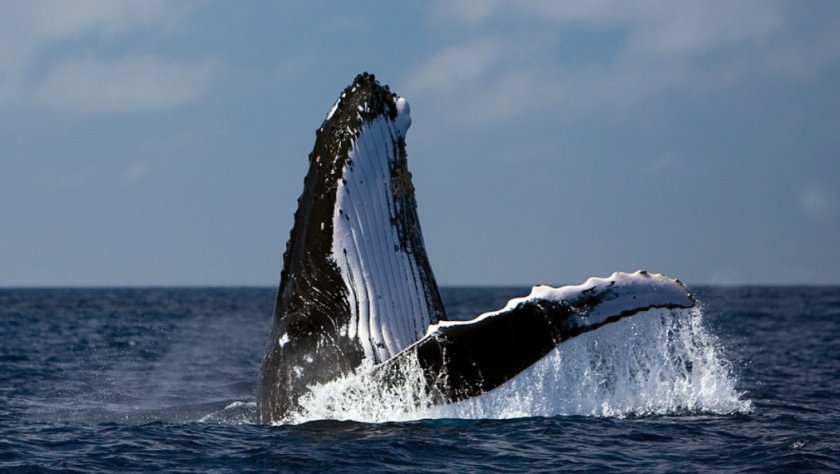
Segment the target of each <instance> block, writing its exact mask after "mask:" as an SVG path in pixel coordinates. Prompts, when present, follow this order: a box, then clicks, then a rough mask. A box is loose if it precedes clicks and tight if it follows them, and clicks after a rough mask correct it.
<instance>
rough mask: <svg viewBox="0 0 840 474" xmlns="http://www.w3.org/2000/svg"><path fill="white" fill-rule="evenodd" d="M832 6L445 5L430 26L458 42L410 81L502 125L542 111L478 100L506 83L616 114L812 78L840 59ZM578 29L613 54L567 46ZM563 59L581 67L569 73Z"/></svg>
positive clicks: (589, 0)
mask: <svg viewBox="0 0 840 474" xmlns="http://www.w3.org/2000/svg"><path fill="white" fill-rule="evenodd" d="M832 9H833V7H830V8H828V9H827V10H829V11H828V12H827V14H825V15H820V12H819V11H818V10H813V11H810V10H809V9H807V8H800V7H798V6H796V5H791V4H786V3H780V2H773V1H753V0H746V1H735V2H679V3H673V2H657V1H649V0H641V1H627V2H612V1H603V0H579V1H564V2H556V1H552V0H537V1H530V2H513V1H506V0H487V1H480V2H442V3H440V4H439V8H438V11H437V15H436V17H435V20H436V21H449V22H454V23H455V25H454V26H455V27H456V28H458V29H459V30H460V31H461V34H460V35H459V36H460V37H462V38H464V39H463V40H462V42H461V43H460V44H454V45H449V46H447V47H446V48H444V49H442V50H441V51H439V52H438V53H436V54H434V55H432V56H431V57H430V58H429V59H427V60H426V62H425V63H423V64H422V65H421V66H420V67H418V68H417V69H416V71H415V75H414V79H413V80H412V81H410V83H409V84H410V85H412V86H415V87H417V89H418V90H421V91H422V92H424V93H428V92H429V91H430V90H432V89H434V91H435V94H436V97H437V98H438V100H439V101H440V102H441V103H442V104H445V106H446V107H447V108H450V107H448V105H449V104H462V106H463V107H466V108H467V109H475V110H483V111H484V112H486V113H489V114H490V115H489V116H485V118H489V119H492V118H494V117H495V118H497V119H498V120H506V119H511V118H513V117H515V116H516V115H521V114H523V113H527V112H528V111H532V110H536V108H538V107H542V106H545V105H546V103H545V102H541V101H538V100H531V101H530V102H528V101H525V102H521V101H520V102H516V103H515V104H513V103H511V104H508V107H502V108H501V109H492V108H491V107H490V104H487V103H482V101H487V100H488V98H489V100H490V101H496V102H498V101H500V100H501V99H499V98H497V97H495V96H493V95H492V94H493V93H494V92H498V91H500V90H501V88H500V87H499V86H498V84H501V83H504V82H505V81H510V80H509V79H506V78H509V77H510V76H512V75H517V76H518V77H519V78H520V80H519V81H518V82H519V83H520V84H523V87H524V85H526V84H528V85H529V86H530V87H533V91H534V94H535V95H536V96H543V97H546V98H547V99H548V103H549V104H559V103H560V101H561V99H562V100H564V101H565V102H563V104H564V106H567V107H571V106H575V105H577V106H581V107H602V106H607V107H611V108H619V109H621V108H624V107H627V106H629V105H634V104H638V103H639V102H642V101H645V100H648V99H650V98H653V97H657V96H659V95H661V94H663V93H666V92H669V91H673V90H691V91H693V93H696V92H698V91H701V93H702V91H706V90H709V89H710V88H712V89H713V88H718V87H729V86H732V85H735V84H738V83H742V82H744V81H750V80H754V79H756V78H761V80H767V79H768V78H775V79H782V80H794V81H802V80H809V79H811V78H813V77H815V76H816V75H818V74H819V73H820V72H821V71H824V70H826V68H828V67H831V66H832V65H836V64H838V63H840V11H836V10H838V9H834V10H835V11H831V10H832ZM523 24H527V25H529V29H524V28H522V27H521V25H523ZM803 25H807V26H803ZM581 29H583V30H585V31H590V32H594V33H597V37H598V38H599V41H604V40H605V39H607V40H608V41H612V44H611V46H610V48H608V49H607V50H606V51H605V50H603V49H598V48H599V47H598V46H596V47H595V48H592V49H590V46H589V45H588V44H577V45H569V44H564V43H563V41H564V38H565V37H564V36H563V33H564V31H580V30H581ZM583 37H586V36H585V35H584V36H583ZM476 38H478V39H476ZM600 47H601V48H603V45H600ZM567 54H568V55H570V56H577V57H579V58H582V59H576V60H574V61H572V67H571V68H567V67H565V65H564V58H565V57H566V56H564V55H567ZM452 81H461V84H459V85H457V86H455V85H453V82H452ZM464 90H466V91H467V92H466V93H464V92H463V91H464ZM559 91H562V93H560V92H559ZM547 92H553V93H552V94H547ZM471 97H474V98H473V99H471ZM575 101H577V103H575ZM511 105H515V106H516V107H515V108H516V110H514V109H512V108H510V106H511ZM491 109H492V110H491ZM456 118H457V117H456Z"/></svg>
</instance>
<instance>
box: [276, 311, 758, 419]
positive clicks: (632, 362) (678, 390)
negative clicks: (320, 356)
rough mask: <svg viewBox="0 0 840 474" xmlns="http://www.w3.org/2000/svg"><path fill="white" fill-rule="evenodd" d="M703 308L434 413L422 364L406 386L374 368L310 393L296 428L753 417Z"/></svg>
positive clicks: (619, 330)
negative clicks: (385, 381) (389, 382)
mask: <svg viewBox="0 0 840 474" xmlns="http://www.w3.org/2000/svg"><path fill="white" fill-rule="evenodd" d="M702 319H703V318H702V312H701V310H700V309H692V310H664V309H657V310H651V311H648V312H645V313H641V314H638V315H636V316H634V317H631V318H626V319H623V320H621V321H618V322H616V323H613V324H609V325H606V326H604V327H602V328H600V329H598V330H596V331H592V332H590V333H586V334H583V335H581V336H578V337H576V338H574V339H572V340H569V341H567V342H566V343H563V344H561V345H560V346H559V347H558V348H557V349H555V350H554V351H552V352H551V353H550V354H549V355H548V356H546V357H544V358H543V359H542V360H540V361H539V362H538V363H536V364H534V365H533V366H532V367H530V368H529V369H528V370H526V371H524V372H522V373H521V374H519V375H518V376H516V377H515V378H513V379H511V380H510V381H508V382H507V383H505V384H504V385H502V386H500V387H498V388H496V389H495V390H492V391H490V392H488V393H486V394H484V395H481V396H478V397H474V398H471V399H468V400H465V401H462V402H459V403H455V404H449V405H435V404H434V402H433V400H432V399H431V398H430V397H429V395H427V394H426V393H425V392H424V389H423V387H424V380H423V374H422V371H421V369H420V368H419V366H418V365H417V364H416V363H415V364H414V365H413V366H409V367H408V368H407V369H406V371H405V373H404V374H403V375H404V376H405V382H404V383H402V384H400V385H398V386H388V387H383V386H382V385H381V384H380V383H379V381H378V379H377V378H376V377H374V376H372V375H371V370H372V368H373V365H372V364H367V365H365V366H364V367H363V368H361V369H359V371H358V372H357V373H356V374H352V375H349V376H347V377H344V378H341V379H339V380H335V381H332V382H329V383H327V384H324V385H317V386H313V387H311V388H312V390H311V392H310V393H309V394H307V395H305V396H304V397H302V398H301V399H300V405H301V407H302V408H301V409H300V411H298V412H296V413H294V414H293V415H292V416H291V418H290V420H289V421H290V422H292V423H301V422H305V421H311V420H319V419H337V420H357V421H362V422H371V423H377V422H386V421H407V420H417V419H425V418H469V419H483V418H494V419H500V418H517V417H530V416H566V415H579V416H609V417H625V416H645V415H682V414H720V415H723V414H731V413H745V412H749V411H751V409H752V404H751V402H750V401H749V400H744V399H742V394H741V393H740V392H739V391H738V390H737V389H736V387H735V383H736V380H735V377H734V375H733V373H732V369H731V367H730V365H729V363H728V362H727V361H726V360H725V358H724V357H723V355H722V349H721V347H720V344H719V342H718V341H717V339H716V338H715V337H714V336H712V335H711V334H709V333H708V332H707V331H706V329H705V328H704V326H703V321H702Z"/></svg>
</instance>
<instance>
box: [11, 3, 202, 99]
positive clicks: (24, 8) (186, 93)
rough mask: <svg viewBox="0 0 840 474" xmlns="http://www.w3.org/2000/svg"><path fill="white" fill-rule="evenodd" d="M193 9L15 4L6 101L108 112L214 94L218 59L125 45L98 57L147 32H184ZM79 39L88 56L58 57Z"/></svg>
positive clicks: (168, 5)
mask: <svg viewBox="0 0 840 474" xmlns="http://www.w3.org/2000/svg"><path fill="white" fill-rule="evenodd" d="M190 9H191V6H190V4H186V3H172V2H165V1H163V0H121V1H111V0H76V1H73V2H54V1H48V0H25V1H22V0H20V1H11V2H7V3H5V4H4V6H3V13H2V15H0V44H2V47H0V101H10V100H24V101H26V100H29V99H33V98H34V99H35V100H36V101H37V102H39V103H41V104H42V105H43V104H46V105H49V106H51V107H71V108H74V109H76V110H80V111H85V112H105V113H110V112H129V111H137V110H150V109H160V108H165V107H171V106H176V105H181V104H185V103H189V102H191V101H193V100H195V99H196V98H197V97H199V96H200V95H201V94H202V93H204V92H205V91H206V89H207V86H208V84H209V76H210V75H211V74H212V72H213V71H214V70H215V69H216V67H215V63H214V62H213V61H210V60H206V59H195V58H192V59H187V60H184V61H179V60H176V59H174V58H166V57H165V56H164V55H161V54H149V53H144V54H136V53H132V52H130V49H129V50H128V51H122V52H120V51H119V48H117V51H116V52H111V53H110V54H109V56H108V57H103V56H98V57H97V56H96V55H95V54H94V53H93V51H96V49H97V46H99V45H105V44H107V45H108V46H109V48H108V49H111V50H113V48H112V46H113V45H114V44H117V42H116V41H114V40H116V39H122V38H125V37H129V35H131V34H134V33H136V32H139V31H143V32H145V33H148V34H146V35H145V36H144V37H145V38H146V39H147V40H148V39H152V38H155V37H157V36H160V35H164V36H165V35H170V34H176V33H177V31H178V30H179V28H178V27H179V25H181V24H182V23H183V21H184V19H185V17H186V15H187V13H189V11H190ZM74 41H83V42H84V43H80V44H84V45H85V52H84V53H83V55H84V56H83V57H81V58H80V57H76V58H73V53H72V52H71V53H66V52H65V53H62V54H61V56H60V57H61V59H59V60H57V61H56V60H55V59H54V57H53V56H54V55H55V53H56V50H60V49H63V48H66V45H67V44H68V43H69V44H72V43H73V42H74ZM128 48H131V43H128ZM123 49H127V48H126V47H123ZM70 51H73V49H72V48H71V49H70ZM189 81H196V83H195V84H193V85H192V86H190V85H189V84H188V82H189Z"/></svg>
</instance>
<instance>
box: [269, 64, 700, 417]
mask: <svg viewBox="0 0 840 474" xmlns="http://www.w3.org/2000/svg"><path fill="white" fill-rule="evenodd" d="M410 125H411V117H410V110H409V105H408V102H407V101H406V100H405V99H404V98H402V97H399V96H398V95H396V94H394V93H392V92H391V91H390V90H389V88H388V86H382V85H380V84H379V83H378V82H377V81H376V78H375V77H374V76H373V75H372V74H367V73H365V74H360V75H358V76H357V77H356V78H355V80H354V81H353V83H352V84H351V85H350V86H348V87H347V88H346V89H345V90H344V91H343V92H342V94H341V96H340V97H339V99H338V101H337V102H336V103H335V105H334V106H333V107H332V109H331V110H330V111H329V113H328V114H327V117H326V119H325V120H324V122H323V123H322V125H321V127H320V128H319V129H318V131H317V133H316V139H315V147H314V149H313V151H312V153H311V154H310V155H309V171H308V172H307V175H306V178H305V180H304V189H303V194H302V195H301V197H300V198H299V199H298V208H297V211H296V212H295V217H294V226H293V228H292V231H291V235H290V238H289V241H288V243H287V246H286V252H285V253H284V255H283V271H282V273H281V277H280V287H279V290H278V293H277V300H276V304H275V309H274V321H273V325H272V330H271V336H270V338H269V343H268V347H267V349H266V353H265V357H264V359H263V363H262V367H261V370H260V373H259V379H258V389H257V392H258V393H257V412H258V417H259V421H260V422H262V423H272V422H282V421H284V420H287V419H288V418H289V416H290V414H291V413H293V412H294V410H295V409H297V408H298V400H299V399H300V398H301V397H302V396H304V395H305V394H306V393H307V392H308V391H309V390H310V389H311V387H313V386H315V385H318V384H324V383H327V382H330V381H333V380H336V379H338V378H340V377H343V376H346V375H349V374H351V373H353V372H355V371H356V370H358V369H359V368H360V367H362V366H363V364H365V363H366V362H367V363H369V364H373V365H375V369H374V371H375V373H377V374H378V375H379V376H380V377H381V381H382V383H383V384H388V383H398V382H399V380H400V379H401V377H403V372H404V370H406V366H407V364H409V362H410V361H412V362H411V363H414V362H413V361H416V362H419V365H420V368H421V369H422V372H423V378H424V379H425V380H426V390H427V392H428V393H430V394H433V399H434V400H436V401H438V402H440V403H447V402H454V401H458V400H463V399H465V398H469V397H472V396H476V395H480V394H482V393H484V392H486V391H489V390H492V389H493V388H495V387H497V386H499V385H501V384H503V383H504V382H505V381H507V380H509V379H510V378H512V377H514V376H516V375H517V374H518V373H520V372H521V371H523V370H524V369H526V368H528V367H529V366H530V365H532V364H534V363H535V362H537V361H538V360H539V359H541V358H542V357H543V356H545V355H546V354H548V353H549V352H550V351H551V350H553V349H554V348H555V347H557V345H558V344H560V343H562V342H563V341H565V340H567V339H569V338H571V337H574V336H577V335H578V334H581V333H583V332H586V331H591V330H593V329H597V328H598V327H600V326H602V325H604V324H608V323H610V322H613V321H617V320H619V319H621V318H624V317H627V316H631V315H633V314H636V313H638V312H641V311H645V310H648V309H652V308H689V307H692V306H694V304H695V301H694V298H693V297H692V295H691V294H690V293H689V291H688V290H687V289H686V288H685V287H684V286H683V285H682V283H680V282H679V281H678V280H673V279H670V278H668V277H665V276H663V275H659V274H649V273H647V272H643V271H638V272H636V273H632V274H628V273H615V274H613V275H612V276H610V277H608V278H602V279H598V278H591V279H589V280H587V282H585V283H584V284H582V285H578V286H566V287H561V288H551V287H547V286H536V287H534V288H533V290H532V291H531V294H530V295H529V296H527V297H524V298H517V299H513V300H511V301H510V302H509V303H508V304H507V305H506V306H505V308H502V309H500V310H498V311H494V312H490V313H485V314H482V315H479V316H478V317H476V318H475V319H473V320H471V321H448V320H447V318H446V312H445V309H444V306H443V302H442V300H441V297H440V292H439V291H438V286H437V283H436V282H435V277H434V275H433V273H432V269H431V266H430V265H429V260H428V257H427V255H426V251H425V247H424V245H423V236H422V232H421V229H420V222H419V219H418V217H417V204H416V202H415V197H414V186H413V184H412V179H411V178H412V177H411V173H410V172H409V171H408V163H407V156H406V145H405V137H406V132H407V131H408V128H409V126H410Z"/></svg>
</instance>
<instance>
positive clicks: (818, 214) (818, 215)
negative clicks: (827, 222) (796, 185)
mask: <svg viewBox="0 0 840 474" xmlns="http://www.w3.org/2000/svg"><path fill="white" fill-rule="evenodd" d="M799 204H800V207H801V209H802V211H803V212H804V213H805V215H807V216H809V217H811V218H814V219H825V218H830V217H833V216H835V215H836V214H837V211H838V199H837V195H836V193H834V192H833V191H832V190H830V189H828V188H826V187H824V186H819V185H811V186H807V187H805V188H804V189H803V190H802V192H801V193H800V196H799Z"/></svg>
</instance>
